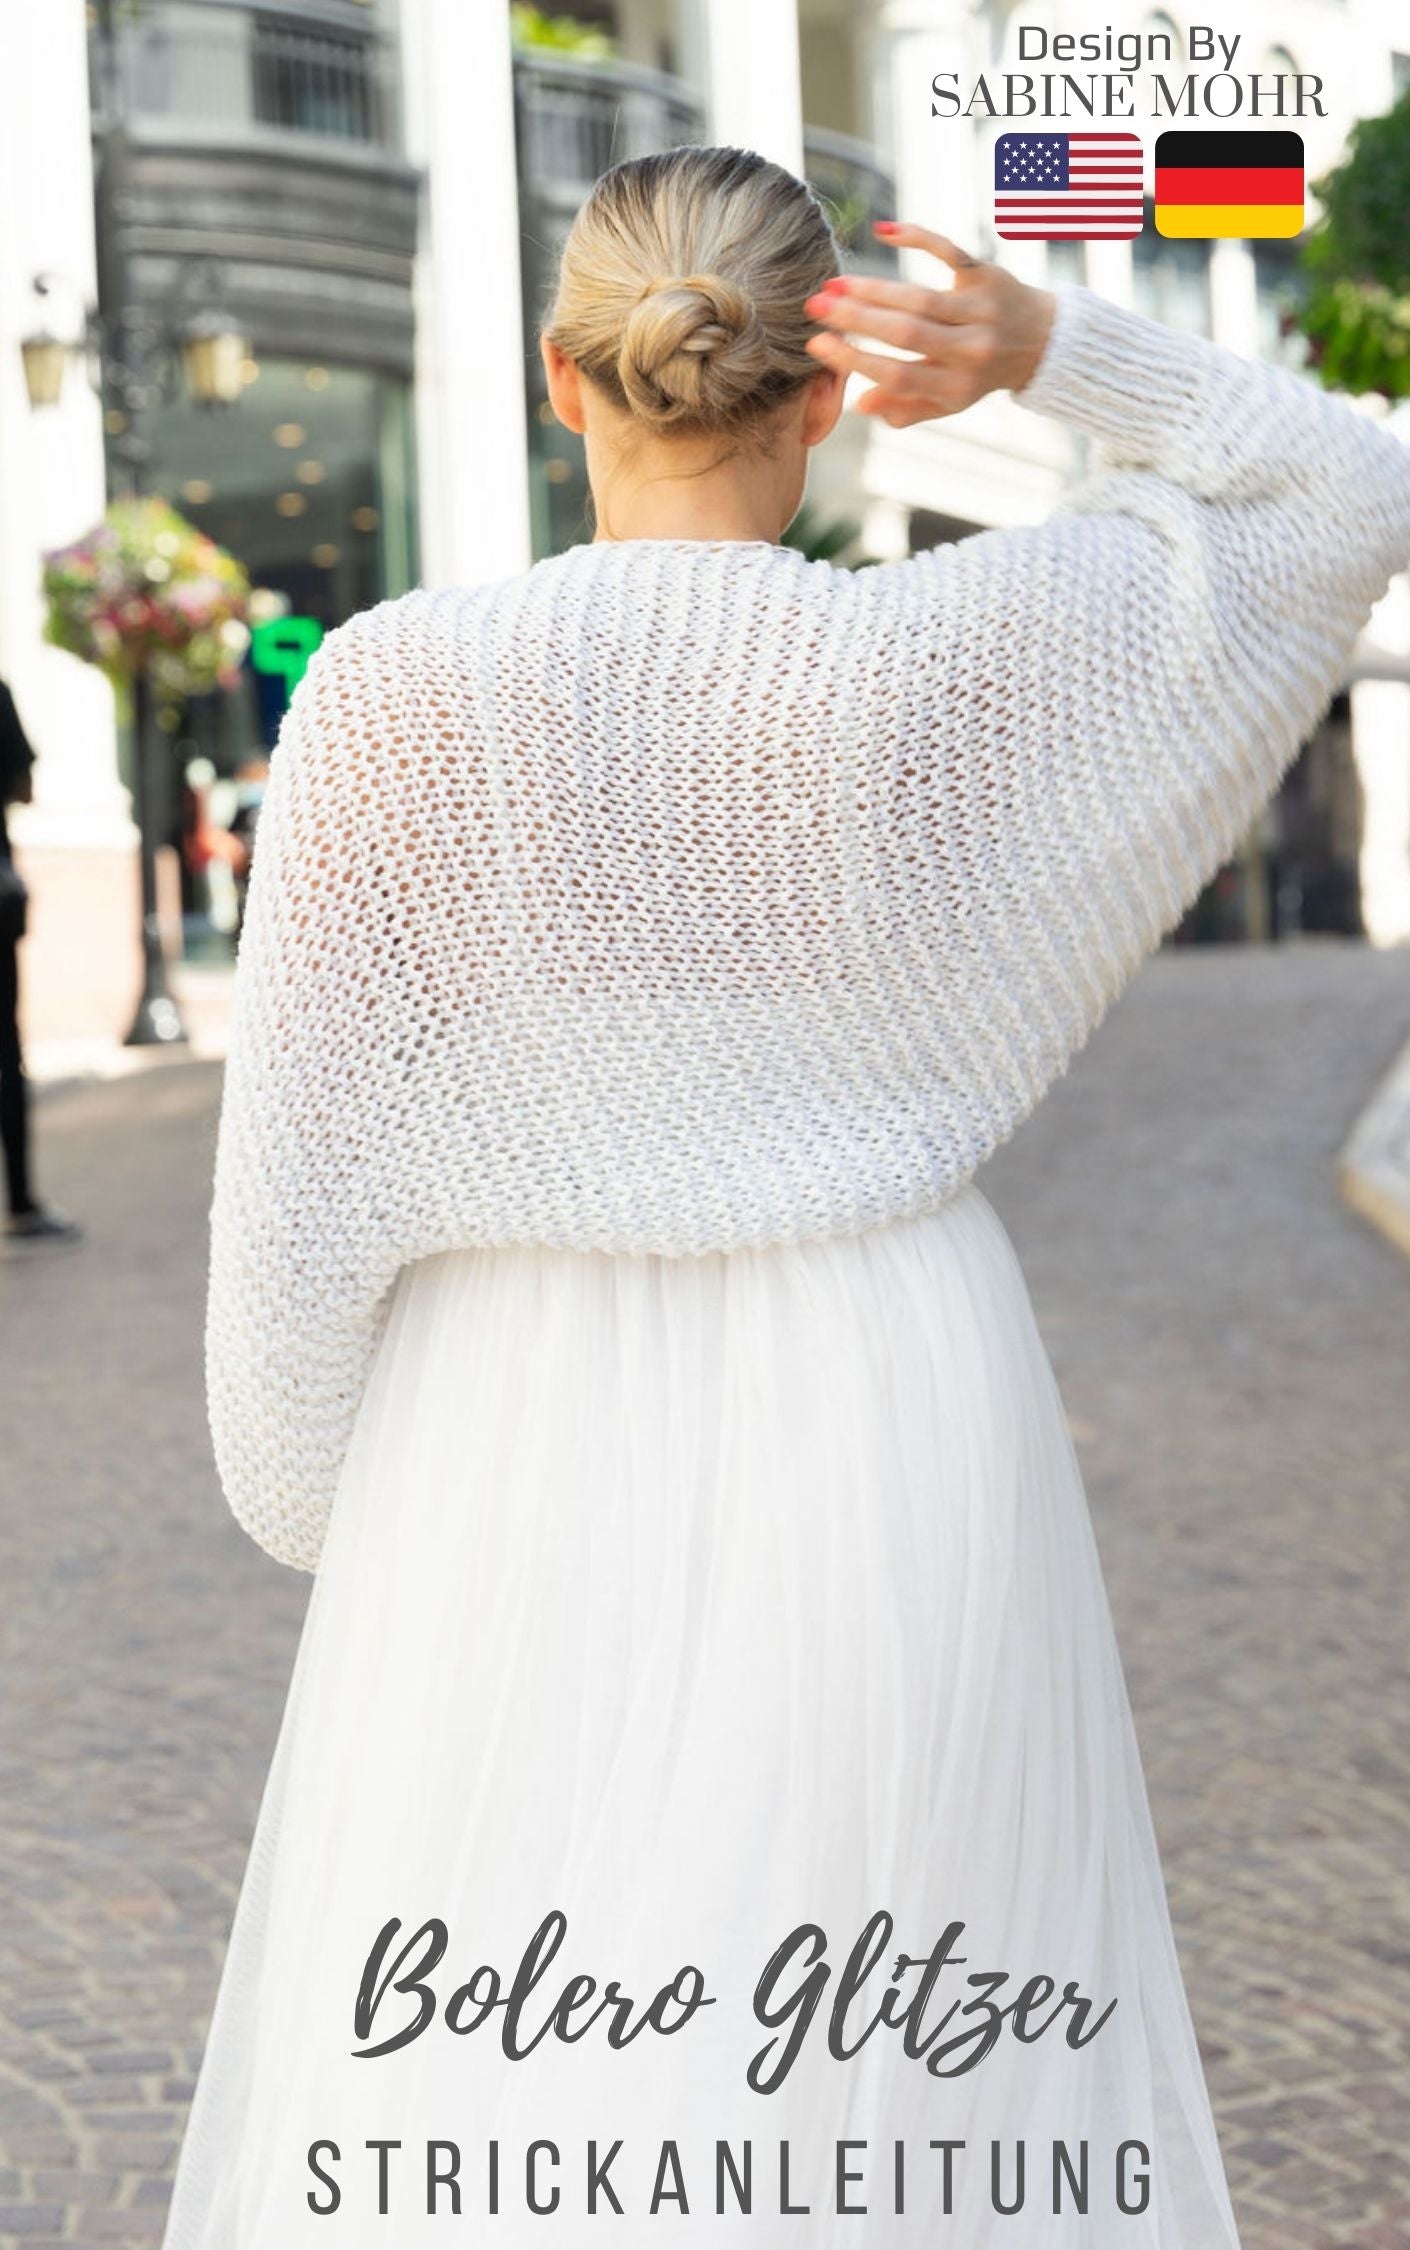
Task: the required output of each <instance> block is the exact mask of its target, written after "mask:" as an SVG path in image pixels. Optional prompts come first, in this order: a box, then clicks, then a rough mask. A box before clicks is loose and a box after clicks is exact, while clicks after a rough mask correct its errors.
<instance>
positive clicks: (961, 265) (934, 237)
mask: <svg viewBox="0 0 1410 2250" xmlns="http://www.w3.org/2000/svg"><path fill="white" fill-rule="evenodd" d="M874 231H875V232H876V233H877V234H879V235H880V236H881V237H882V239H883V241H886V242H889V243H892V244H894V245H895V247H896V248H897V249H898V250H928V251H929V252H930V255H931V256H932V257H933V258H939V259H940V260H941V262H942V263H943V264H944V265H947V266H949V267H950V269H951V271H952V272H954V273H967V272H968V271H969V269H970V268H971V267H972V266H977V265H978V264H979V263H980V260H979V259H978V258H972V257H971V256H970V254H969V252H968V251H967V250H961V249H960V248H959V246H958V244H957V243H954V242H952V241H951V240H950V238H949V236H948V235H947V234H935V233H933V232H932V230H931V229H930V228H929V227H917V226H913V225H912V224H911V222H910V221H909V220H908V219H878V220H876V221H875V222H874Z"/></svg>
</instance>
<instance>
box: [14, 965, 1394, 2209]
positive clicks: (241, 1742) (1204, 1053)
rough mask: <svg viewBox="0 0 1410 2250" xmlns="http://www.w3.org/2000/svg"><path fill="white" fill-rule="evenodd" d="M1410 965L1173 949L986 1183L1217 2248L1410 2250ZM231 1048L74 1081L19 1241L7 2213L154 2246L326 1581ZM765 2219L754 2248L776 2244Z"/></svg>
mask: <svg viewBox="0 0 1410 2250" xmlns="http://www.w3.org/2000/svg"><path fill="white" fill-rule="evenodd" d="M1407 1028H1410V954H1405V953H1402V954H1399V955H1372V954H1369V953H1366V952H1363V951H1361V950H1359V949H1357V948H1352V947H1343V946H1340V945H1337V944H1326V945H1320V946H1319V945H1309V946H1307V947H1303V948H1295V949H1284V950H1281V951H1277V952H1272V953H1259V952H1250V953H1246V954H1239V953H1224V954H1209V953H1181V954H1172V955H1165V956H1162V957H1161V958H1159V959H1158V960H1156V961H1155V962H1154V963H1152V964H1151V966H1150V967H1149V968H1148V969H1147V970H1146V972H1145V973H1144V975H1143V976H1142V977H1141V978H1140V980H1139V981H1138V983H1137V984H1136V986H1135V987H1134V989H1133V990H1132V992H1131V993H1130V994H1129V995H1128V997H1127V998H1126V999H1125V1000H1124V1001H1123V1002H1122V1004H1121V1006H1120V1007H1119V1008H1118V1009H1117V1011H1116V1012H1115V1014H1114V1015H1113V1017H1112V1019H1111V1021H1110V1022H1109V1024H1108V1025H1107V1026H1106V1027H1105V1028H1104V1029H1103V1031H1102V1032H1101V1033H1100V1034H1099V1035H1098V1037H1097V1039H1096V1040H1095V1041H1094V1042H1093V1044H1092V1046H1091V1048H1090V1049H1089V1051H1088V1052H1087V1054H1086V1055H1085V1056H1083V1057H1082V1058H1081V1060H1080V1061H1079V1063H1078V1065H1077V1066H1076V1068H1075V1069H1074V1071H1073V1072H1072V1074H1071V1076H1070V1077H1069V1079H1068V1080H1066V1081H1065V1082H1064V1083H1063V1084H1062V1085H1061V1086H1060V1087H1059V1088H1058V1089H1057V1090H1056V1092H1055V1093H1054V1094H1053V1095H1052V1096H1051V1097H1050V1099H1049V1101H1048V1102H1047V1104H1046V1105H1045V1106H1044V1107H1043V1109H1042V1110H1041V1111H1040V1112H1039V1114H1038V1116H1037V1117H1036V1118H1035V1119H1034V1120H1032V1121H1031V1122H1030V1124H1029V1125H1028V1126H1027V1127H1026V1128H1025V1129H1024V1130H1023V1131H1022V1133H1021V1134H1020V1135H1019V1137H1018V1139H1017V1140H1016V1141H1015V1142H1014V1143H1013V1144H1011V1145H1010V1147H1009V1148H1007V1149H1006V1150H1004V1151H1003V1152H1002V1153H1001V1155H1000V1156H999V1158H998V1159H997V1160H996V1161H995V1162H994V1163H993V1164H992V1165H991V1166H990V1167H989V1168H988V1169H987V1170H986V1171H985V1172H984V1173H983V1174H982V1175H981V1178H980V1184H981V1186H982V1187H983V1189H984V1191H985V1192H986V1193H987V1194H988V1195H989V1197H990V1199H991V1201H992V1202H993V1203H994V1205H995V1207H996V1208H997V1209H998V1211H999V1213H1000V1215H1001V1216H1002V1218H1003V1219H1004V1221H1005V1223H1006V1224H1007V1226H1008V1227H1009V1229H1010V1232H1011V1233H1012V1235H1013V1238H1014V1241H1015V1243H1016V1245H1017V1248H1018V1251H1019V1255H1020V1257H1021V1259H1022V1262H1023V1265H1024V1269H1025V1271H1026V1273H1027V1275H1028V1279H1029V1284H1030V1287H1031V1289H1032V1291H1033V1296H1034V1300H1035V1303H1036V1306H1037V1310H1038V1315H1039V1320H1040V1324H1041V1326H1042V1329H1043V1332H1044V1335H1045V1337H1046V1340H1047V1343H1048V1347H1049V1350H1050V1351H1051V1353H1052V1356H1053V1359H1054V1362H1055V1365H1056V1368H1057V1373H1058V1377H1059V1380H1060V1383H1061V1385H1062V1389H1063V1394H1064V1397H1065V1399H1066V1401H1067V1406H1068V1411H1069V1415H1070V1418H1071V1422H1072V1426H1073V1430H1074V1434H1075V1436H1076V1438H1077V1441H1078V1446H1079V1450H1080V1453H1081V1457H1082V1460H1083V1464H1084V1468H1085V1471H1086V1476H1087V1481H1088V1490H1089V1493H1090V1496H1091V1502H1092V1508H1093V1514H1094V1518H1095V1521H1096V1527H1097V1533H1098V1538H1099V1541H1100V1544H1101V1548H1102V1552H1103V1556H1104V1559H1105V1563H1106V1568H1107V1574H1108V1583H1109V1586H1110V1591H1111V1597H1112V1603H1113V1607H1114V1610H1115V1613H1116V1622H1117V1629H1118V1633H1119V1636H1120V1640H1121V1645H1122V1649H1123V1653H1124V1656H1125V1661H1126V1668H1127V1675H1128V1679H1129V1682H1130V1688H1131V1695H1132V1700H1133V1703H1134V1705H1135V1709H1136V1717H1137V1723H1138V1727H1139V1729H1140V1734H1141V1740H1142V1745H1143V1749H1144V1753H1145V1758H1146V1765H1147V1773H1148V1777H1149V1782H1150V1788H1151V1796H1152V1802H1153V1809H1154V1813H1155V1819H1156V1825H1157V1828H1158V1830H1159V1833H1160V1838H1161V1843H1162V1847H1163V1851H1164V1855H1165V1869H1166V1875H1167V1879H1168V1882H1169V1886H1170V1892H1171V1898H1172V1905H1173V1910H1174V1916H1175V1923H1176V1931H1177V1936H1178V1938H1179V1941H1180V1946H1181V1952H1182V1957H1183V1960H1184V1964H1185V1970H1186V1976H1187V1982H1188V1985H1189V1990H1190V1996H1191V2002H1192V2006H1193V2009H1194V2013H1195V2018H1196V2022H1197V2024H1198V2027H1199V2031H1200V2035H1201V2041H1202V2045H1203V2047H1204V2051H1205V2055H1206V2058H1207V2063H1208V2068H1209V2074H1210V2081H1211V2087H1212V2091H1213V2095H1214V2102H1215V2108H1216V2113H1217V2116H1218V2120H1219V2126H1220V2131H1221V2135H1222V2138H1223V2142H1224V2147H1225V2151H1226V2155H1227V2159H1228V2163H1229V2168H1230V2174H1231V2178H1232V2183H1233V2188H1234V2194H1235V2200H1236V2204H1237V2207H1238V2210H1239V2215H1240V2221H1241V2225H1242V2230H1243V2239H1244V2244H1245V2250H1396V2246H1410V2154H1407V2151H1410V1877H1408V1876H1407V1870H1410V1723H1407V1722H1410V1636H1407V1619H1410V1346H1408V1340H1410V1260H1406V1259H1405V1258H1404V1257H1403V1256H1401V1255H1399V1254H1398V1253H1397V1252H1396V1251H1394V1250H1393V1249H1392V1248H1391V1247H1390V1246H1389V1245H1387V1244H1386V1243H1385V1242H1383V1241H1382V1239H1381V1238H1380V1237H1379V1236H1378V1235H1376V1234H1375V1233H1373V1232H1372V1231H1371V1230H1370V1229H1369V1228H1367V1227H1366V1226H1364V1225H1363V1224H1362V1223H1361V1222H1360V1221H1359V1220H1358V1219H1356V1218H1355V1217H1354V1216H1353V1215H1352V1214H1351V1213H1350V1212H1348V1211H1347V1210H1346V1209H1345V1208H1344V1207H1343V1206H1342V1204H1341V1203H1340V1201H1339V1199H1338V1196H1337V1193H1336V1188H1335V1184H1334V1177H1333V1164H1334V1158H1335V1153H1336V1150H1337V1148H1338V1147H1339V1145H1340V1143H1341V1141H1342V1140H1343V1138H1344V1136H1345V1134H1346V1132H1347V1130H1348V1128H1349V1127H1350V1125H1351V1123H1352V1121H1353V1118H1354V1117H1355V1114H1356V1112H1357V1110H1358V1108H1359V1107H1360V1105H1361V1103H1362V1102H1363V1101H1364V1099H1365V1098H1366V1096H1367V1095H1368V1093H1369V1092H1370V1091H1371V1088H1372V1086H1373V1085H1374V1083H1375V1081H1376V1080H1377V1078H1378V1077H1379V1076H1380V1074H1381V1072H1382V1071H1383V1070H1384V1069H1385V1068H1386V1066H1387V1065H1388V1063H1389V1062H1390V1060H1391V1058H1392V1056H1393V1055H1394V1053H1395V1051H1396V1049H1397V1048H1398V1047H1399V1046H1400V1045H1401V1043H1402V1042H1403V1040H1404V1038H1405V1035H1406V1032H1407ZM218 1083H219V1074H218V1069H217V1067H216V1066H215V1065H213V1064H210V1063H182V1062H173V1061H170V1060H165V1061H163V1062H161V1063H160V1064H158V1065H156V1066H154V1067H153V1068H152V1069H150V1070H147V1071H144V1072H142V1073H140V1074H138V1075H135V1076H131V1077H127V1078H123V1079H120V1080H113V1081H111V1082H107V1083H92V1084H87V1085H82V1086H75V1087H70V1088H68V1089H56V1090H55V1092H54V1093H53V1094H52V1095H51V1096H49V1097H46V1098H45V1099H44V1100H43V1102H42V1103H41V1104H40V1106H39V1109H38V1112H37V1126H38V1143H39V1160H40V1163H39V1169H40V1181H41V1185H42V1187H43V1188H44V1190H45V1192H46V1193H49V1194H52V1195H53V1196H54V1198H55V1200H56V1201H58V1202H60V1203H61V1204H63V1205H64V1206H66V1207H68V1208H70V1209H72V1210H73V1211H74V1212H75V1214H76V1215H78V1216H81V1217H82V1218H83V1219H84V1220H85V1221H86V1223H87V1225H88V1228H89V1234H88V1238H87V1240H86V1242H85V1243H84V1244H82V1245H81V1246H80V1247H78V1248H77V1249H70V1250H61V1251H51V1252H45V1253H39V1252H29V1253H26V1254H25V1255H24V1256H23V1257H19V1256H15V1257H11V1258H10V1259H8V1260H7V1261H6V1262H5V1263H4V1265H3V1266H0V1302H3V1307H4V1323H5V1327H4V1334H5V1369H6V1376H7V1380H6V1384H5V1389H4V1397H3V1404H0V1425H2V1426H0V1458H3V1460H4V1463H5V1477H4V1497H3V1506H0V1588H3V1602H0V1806H3V1814H4V1818H3V1822H0V2242H4V2243H19V2244H24V2245H26V2246H28V2250H45V2246H56V2245H58V2244H60V2243H62V2244H65V2245H69V2246H72V2245H76V2244H83V2245H88V2246H89V2250H99V2246H100V2245H105V2244H112V2243H123V2242H132V2243H141V2242H156V2241H158V2240H159V2239H160V2235H161V2231H162V2226H163V2211H164V2204H165V2199H166V2194H167V2182H168V2178H169V2174H170V2171H171V2167H172V2165H173V2163H174V2159H175V2153H176V2148H177V2144H178V2139H179V2135H180V2130H181V2126H182V2121H183V2115H184V2110H185V2105H186V2102H187V2099H188V2097H189V2093H190V2089H191V2085H192V2080H193V2075H194V2071H195V2068H196V2064H197V2061H198V2058H199V2053H200V2047H201V2041H202V2038H203V2035H204V2030H205V2024H206V2019H207V2016H208V2012H209V2009H210V2004H211V2000H212V1997H213V1994H214V1988H215V1980H216V1975H217V1972H218V1968H219V1964H220V1960H221V1955H222V1950H223V1945H224V1941H225V1937H226V1933H227V1929H228V1924H229V1918H230V1914H231V1911H232V1908H233V1905H234V1901H235V1896H236V1891H237V1887H238V1883H239V1879H240V1875H241V1872H242V1868H243V1862H244V1853H245V1849H246V1845H247V1843H248V1838H249V1834H250V1830H251V1827H252V1824H253V1820H254V1814H255V1809H256V1805H257V1802H258V1796H259V1791H260V1788H261V1785H262V1782H263V1778H264V1773H265V1769H266V1766H267V1763H268V1759H269V1756H270V1752H271V1749H272V1747H273V1742H274V1735H275V1730H276V1726H277V1722H278V1718H279V1713H280V1709H281V1706H282V1699H283V1693H284V1688H285V1684H286V1681H287V1677H288V1672H289V1668H290V1664H291V1662H292V1658H293V1652H294V1646H295V1641H296V1637H297V1633H298V1628H299V1623H300V1619H301V1615H302V1611H303V1606H304V1600H305V1596H306V1593H307V1587H308V1581H307V1580H306V1579H304V1578H303V1577H301V1576H297V1575H295V1574H293V1573H290V1572H287V1571H283V1570H280V1569H279V1568H278V1567H277V1566H275V1565H274V1564H273V1563H270V1562H268V1561H266V1560H265V1559H264V1558H263V1557H262V1556H261V1555H260V1554H259V1552H258V1551H257V1550H256V1549H255V1548H254V1547H253V1546H252V1545H251V1544H250V1542H249V1541H248V1540H247V1539H246V1538H245V1537H244V1535H243V1534H242V1533H241V1532H240V1531H239V1530H238V1528H237V1527H236V1526H235V1524H234V1523H233V1521H231V1520H230V1519H229V1518H228V1516H227V1514H226V1512H225V1510H224V1507H223V1504H222V1503H221V1501H220V1499H219V1497H218V1494H217V1490H216V1486H215V1481H214V1474H213V1471H212V1469H211V1466H210V1464H209V1460H208V1456H207V1445H206V1437H205V1425H204V1413H203V1402H202V1396H201V1385H200V1320H201V1303H202V1291H203V1281H204V1271H203V1260H204V1249H205V1240H204V1221H205V1210H206V1203H207V1198H208V1191H209V1175H210V1166H211V1157H212V1147H213V1136H214V1121H215V1103H216V1097H217V1093H218ZM761 2239H762V2238H761Z"/></svg>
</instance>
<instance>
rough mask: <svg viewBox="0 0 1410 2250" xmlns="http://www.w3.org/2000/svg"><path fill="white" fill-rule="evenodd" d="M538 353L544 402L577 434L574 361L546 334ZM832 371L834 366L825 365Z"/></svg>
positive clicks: (579, 397)
mask: <svg viewBox="0 0 1410 2250" xmlns="http://www.w3.org/2000/svg"><path fill="white" fill-rule="evenodd" d="M539 357H540V358H541V359H542V361H543V371H544V375H545V376H546V378H547V381H548V403H549V405H550V406H551V407H552V408H553V411H554V413H555V414H556V415H557V417H558V419H559V421H560V422H561V423H562V424H563V427H564V429H565V430H572V431H574V432H575V433H576V434H577V436H579V437H581V436H582V434H583V431H584V430H585V429H586V428H587V416H586V415H585V414H584V412H583V379H582V376H581V375H580V374H579V373H578V369H577V366H576V364H575V363H574V361H572V360H571V359H569V357H568V355H567V353H566V352H564V351H560V350H559V348H558V346H557V344H555V343H554V342H553V341H552V339H551V338H550V337H548V336H540V338H539ZM828 372H829V373H835V372H836V370H835V369H829V370H828Z"/></svg>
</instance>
